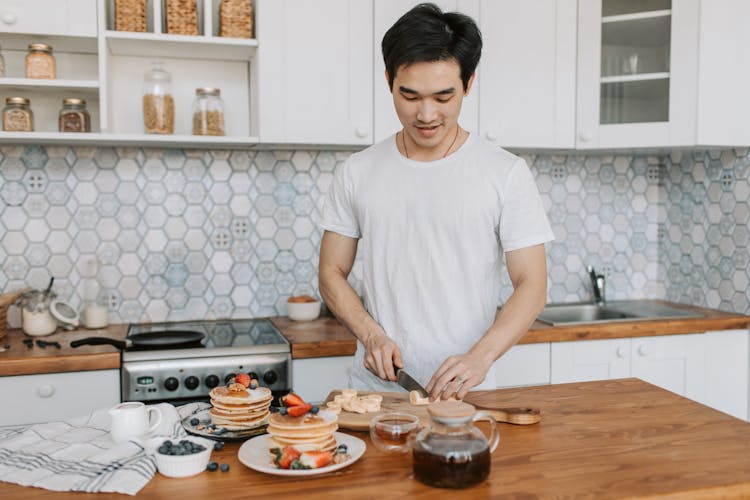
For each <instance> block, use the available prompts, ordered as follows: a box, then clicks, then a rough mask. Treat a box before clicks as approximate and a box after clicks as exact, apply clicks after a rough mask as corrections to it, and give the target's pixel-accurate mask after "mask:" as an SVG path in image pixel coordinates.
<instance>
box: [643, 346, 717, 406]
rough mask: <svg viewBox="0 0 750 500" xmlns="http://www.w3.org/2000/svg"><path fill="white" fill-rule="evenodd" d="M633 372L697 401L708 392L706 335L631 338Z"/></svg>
mask: <svg viewBox="0 0 750 500" xmlns="http://www.w3.org/2000/svg"><path fill="white" fill-rule="evenodd" d="M631 342H632V344H631V345H632V350H631V357H630V359H631V365H630V367H631V375H632V376H633V377H638V378H640V379H641V380H645V381H646V382H649V383H651V384H654V385H657V386H659V387H661V388H662V389H667V390H668V391H672V392H674V393H676V394H679V395H681V396H685V397H688V398H690V399H693V400H695V401H703V398H704V395H705V357H704V335H702V334H689V335H665V336H659V337H641V338H634V339H632V341H631Z"/></svg>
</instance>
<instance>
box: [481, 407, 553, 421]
mask: <svg viewBox="0 0 750 500" xmlns="http://www.w3.org/2000/svg"><path fill="white" fill-rule="evenodd" d="M472 404H473V403H472ZM474 406H475V407H476V409H477V410H482V411H486V412H487V413H489V414H490V415H492V417H493V418H494V419H495V420H496V421H497V422H503V423H506V424H515V425H529V424H536V423H537V422H539V421H540V420H541V419H542V413H541V412H540V411H539V409H537V408H519V407H511V408H487V407H484V406H480V405H476V404H475V405H474Z"/></svg>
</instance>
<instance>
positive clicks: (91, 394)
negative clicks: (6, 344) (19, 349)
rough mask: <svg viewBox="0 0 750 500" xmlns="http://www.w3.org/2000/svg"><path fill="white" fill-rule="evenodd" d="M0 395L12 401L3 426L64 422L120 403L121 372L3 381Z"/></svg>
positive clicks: (2, 419)
mask: <svg viewBox="0 0 750 500" xmlns="http://www.w3.org/2000/svg"><path fill="white" fill-rule="evenodd" d="M0 394H3V395H5V396H10V395H11V394H12V401H13V404H8V405H6V406H5V408H3V411H2V412H0V425H17V424H31V423H38V422H49V421H52V420H65V419H68V418H71V417H77V416H80V415H87V414H89V413H91V412H92V411H93V410H96V409H99V408H109V407H111V406H114V405H116V404H117V403H119V402H120V371H119V370H95V371H87V372H69V373H45V374H41V375H20V376H16V377H0Z"/></svg>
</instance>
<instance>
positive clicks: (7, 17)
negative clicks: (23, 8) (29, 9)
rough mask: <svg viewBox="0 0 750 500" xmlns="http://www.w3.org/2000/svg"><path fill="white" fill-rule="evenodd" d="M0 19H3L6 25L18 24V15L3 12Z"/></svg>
mask: <svg viewBox="0 0 750 500" xmlns="http://www.w3.org/2000/svg"><path fill="white" fill-rule="evenodd" d="M0 19H2V21H3V23H5V24H16V21H17V20H18V18H17V17H16V15H15V14H14V13H12V12H3V14H2V16H0Z"/></svg>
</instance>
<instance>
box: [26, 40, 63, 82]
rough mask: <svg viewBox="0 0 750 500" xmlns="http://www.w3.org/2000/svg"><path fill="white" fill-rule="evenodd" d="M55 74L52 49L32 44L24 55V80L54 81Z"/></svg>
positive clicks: (43, 44)
mask: <svg viewBox="0 0 750 500" xmlns="http://www.w3.org/2000/svg"><path fill="white" fill-rule="evenodd" d="M55 74H56V68H55V56H53V55H52V47H50V46H49V45H47V44H45V43H32V44H30V45H29V52H28V54H26V78H47V79H54V78H55Z"/></svg>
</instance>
